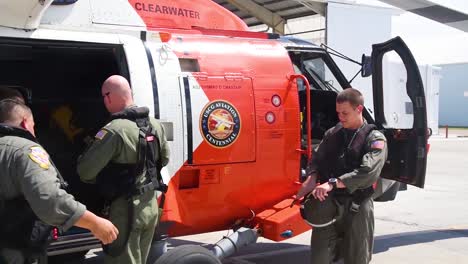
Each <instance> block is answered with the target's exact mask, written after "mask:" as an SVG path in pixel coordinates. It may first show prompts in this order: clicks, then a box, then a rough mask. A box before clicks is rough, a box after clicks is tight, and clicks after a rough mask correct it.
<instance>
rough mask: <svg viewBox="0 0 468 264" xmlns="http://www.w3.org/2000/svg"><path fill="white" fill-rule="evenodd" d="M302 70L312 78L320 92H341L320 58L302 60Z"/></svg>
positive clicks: (334, 78)
mask: <svg viewBox="0 0 468 264" xmlns="http://www.w3.org/2000/svg"><path fill="white" fill-rule="evenodd" d="M303 66H304V70H305V71H307V73H308V74H309V75H310V77H311V78H313V79H314V80H315V81H316V82H317V83H318V85H319V86H320V87H319V88H320V89H321V90H326V91H335V92H339V91H341V90H343V88H342V87H341V85H340V83H339V82H338V80H337V79H336V77H335V75H334V74H333V73H332V71H331V70H330V68H329V67H328V65H327V64H326V63H325V61H323V59H322V58H321V57H318V58H311V59H304V61H303Z"/></svg>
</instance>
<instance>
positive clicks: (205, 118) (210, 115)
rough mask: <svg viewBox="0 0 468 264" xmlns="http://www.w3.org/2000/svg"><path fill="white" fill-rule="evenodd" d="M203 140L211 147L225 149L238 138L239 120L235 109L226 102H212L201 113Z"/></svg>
mask: <svg viewBox="0 0 468 264" xmlns="http://www.w3.org/2000/svg"><path fill="white" fill-rule="evenodd" d="M200 127H201V132H202V135H203V138H204V139H205V140H206V141H207V142H208V143H210V144H211V145H212V146H214V147H217V148H225V147H227V146H229V145H231V144H232V143H234V141H236V139H237V138H238V137H239V132H240V127H241V119H240V115H239V112H238V111H237V109H236V108H235V107H234V106H233V105H232V104H230V103H229V102H227V101H221V100H217V101H213V102H210V103H208V105H206V106H205V108H204V109H203V111H202V113H201V118H200Z"/></svg>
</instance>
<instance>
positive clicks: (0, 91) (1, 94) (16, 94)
mask: <svg viewBox="0 0 468 264" xmlns="http://www.w3.org/2000/svg"><path fill="white" fill-rule="evenodd" d="M3 99H14V100H17V101H19V102H21V103H23V104H24V103H25V101H24V97H23V95H22V94H21V92H20V91H18V90H17V89H15V88H12V87H9V86H2V85H0V100H3Z"/></svg>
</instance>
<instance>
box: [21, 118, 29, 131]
mask: <svg viewBox="0 0 468 264" xmlns="http://www.w3.org/2000/svg"><path fill="white" fill-rule="evenodd" d="M19 125H20V127H21V128H23V129H26V130H27V129H28V128H27V123H26V117H23V118H22V119H21V122H20V124H19Z"/></svg>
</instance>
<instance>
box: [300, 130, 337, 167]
mask: <svg viewBox="0 0 468 264" xmlns="http://www.w3.org/2000/svg"><path fill="white" fill-rule="evenodd" d="M332 130H333V128H330V129H328V130H327V131H326V132H325V134H324V135H323V138H322V140H321V141H320V143H319V144H318V145H317V146H316V147H315V148H314V149H312V158H311V159H310V161H309V163H308V165H307V168H306V173H307V175H308V176H310V175H312V174H314V173H317V170H318V160H319V157H320V156H321V155H325V153H324V148H321V147H320V146H322V144H323V143H324V142H325V141H326V140H327V139H328V137H329V135H330V133H331V132H332Z"/></svg>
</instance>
